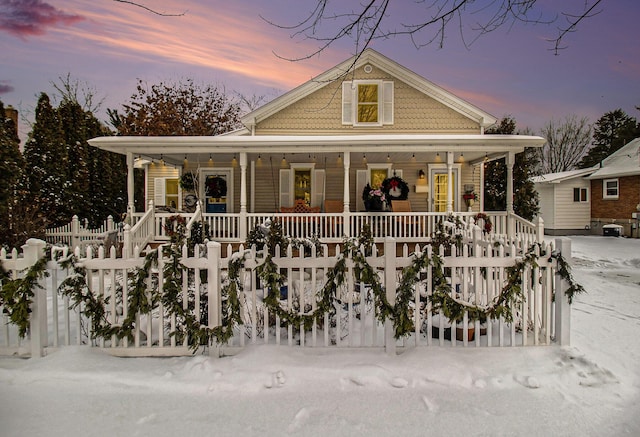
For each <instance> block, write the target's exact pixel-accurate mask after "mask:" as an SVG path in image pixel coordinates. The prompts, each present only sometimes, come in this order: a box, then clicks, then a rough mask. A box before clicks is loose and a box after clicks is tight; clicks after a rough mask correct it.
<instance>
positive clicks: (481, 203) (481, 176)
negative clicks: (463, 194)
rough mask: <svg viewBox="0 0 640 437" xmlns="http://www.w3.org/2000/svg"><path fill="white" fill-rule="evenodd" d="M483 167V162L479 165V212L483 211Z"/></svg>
mask: <svg viewBox="0 0 640 437" xmlns="http://www.w3.org/2000/svg"><path fill="white" fill-rule="evenodd" d="M484 165H485V163H484V162H483V163H482V164H480V199H479V202H480V211H481V212H483V211H484Z"/></svg>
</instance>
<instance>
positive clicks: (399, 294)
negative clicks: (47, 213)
mask: <svg viewBox="0 0 640 437" xmlns="http://www.w3.org/2000/svg"><path fill="white" fill-rule="evenodd" d="M281 230H282V228H281V226H279V225H278V222H274V223H273V224H272V228H271V231H272V232H271V233H270V235H268V236H267V237H266V241H265V244H264V246H263V250H264V251H265V254H266V256H265V260H264V262H263V263H262V264H260V265H259V266H258V267H257V268H256V269H257V273H258V275H259V277H260V278H261V279H262V280H263V281H264V283H265V284H266V289H267V290H268V292H267V295H266V297H265V299H264V303H265V306H266V308H267V309H268V310H269V311H271V312H272V313H273V314H275V315H276V316H278V317H279V319H280V321H281V323H282V324H283V325H284V326H287V325H293V326H302V327H303V328H304V329H305V330H309V329H311V327H312V326H313V325H314V324H315V323H318V322H319V321H320V320H321V319H322V318H323V317H324V315H325V314H329V315H331V316H333V315H335V313H336V308H335V306H334V302H336V301H339V298H338V295H337V290H338V289H339V288H340V287H342V286H344V284H345V283H346V282H347V271H348V268H347V262H346V261H347V259H351V260H352V262H353V264H354V276H355V279H356V281H358V282H362V283H365V284H367V285H368V287H370V288H371V290H372V294H373V297H374V307H375V310H376V315H377V318H378V320H379V321H380V322H384V321H385V320H392V321H393V326H394V332H395V337H396V338H401V337H403V336H405V335H408V334H410V333H411V332H413V331H414V329H415V326H414V322H413V319H412V317H411V304H412V301H413V299H414V296H415V287H416V285H417V284H418V283H419V282H421V280H420V273H421V272H422V271H423V270H424V269H427V268H428V267H429V266H431V267H432V279H431V280H432V287H433V293H432V295H431V296H430V297H429V299H430V300H431V303H432V312H442V314H443V315H444V316H445V317H447V318H448V319H449V320H450V321H456V322H460V321H461V320H463V318H464V314H465V313H466V314H467V317H468V320H470V321H476V320H479V321H481V322H484V321H485V320H487V319H488V318H500V317H502V318H503V319H504V320H505V321H507V322H512V321H513V313H512V308H513V307H514V305H515V304H517V303H519V302H521V301H522V300H523V299H524V296H523V292H522V277H523V272H524V270H525V268H527V267H533V268H535V267H538V263H537V260H538V257H539V256H545V254H541V255H537V254H536V247H539V245H534V246H532V247H530V248H529V250H528V251H527V252H526V253H525V254H524V256H523V257H522V259H519V260H518V261H517V262H516V263H515V265H513V266H512V267H508V268H507V269H506V272H507V283H506V284H505V286H504V287H503V288H502V290H501V292H500V294H499V295H498V296H497V297H496V298H495V299H494V301H493V302H492V303H491V304H490V305H488V306H479V305H472V304H470V303H467V302H463V301H460V300H458V299H456V298H454V297H453V293H452V288H451V285H450V284H448V283H447V281H446V275H445V268H444V260H443V258H442V257H441V255H440V254H439V250H440V247H444V248H446V249H450V248H452V247H455V246H459V245H460V244H461V240H460V239H459V236H457V235H455V233H447V232H444V229H443V226H442V224H439V231H438V232H437V233H436V235H434V239H433V240H432V242H431V243H430V244H429V245H426V246H425V247H424V248H423V250H422V251H421V252H418V253H415V254H414V256H413V260H412V262H411V264H410V265H409V266H407V267H405V268H404V269H403V270H402V276H401V278H400V282H399V285H398V288H397V290H396V300H395V304H394V305H392V304H390V303H389V302H388V300H387V299H386V294H385V290H384V287H383V286H382V284H381V283H380V280H379V277H378V272H377V270H376V269H374V268H373V267H372V266H371V265H370V264H369V263H368V262H367V255H369V254H371V252H372V247H373V238H372V236H371V231H370V229H369V228H368V226H365V228H364V229H363V231H362V233H361V235H360V236H359V237H357V238H345V239H344V242H343V246H342V250H341V253H340V255H339V256H338V258H337V262H336V264H335V265H334V266H333V267H332V268H330V269H329V270H328V272H327V275H326V282H325V284H324V286H323V288H322V289H321V290H320V291H319V294H318V300H317V301H316V302H315V309H314V310H313V311H311V312H307V313H304V312H301V311H298V310H294V309H285V308H283V307H282V304H281V302H280V299H279V292H280V287H282V285H283V284H284V281H285V279H286V278H285V277H284V276H283V275H282V274H280V271H279V268H278V267H277V265H276V264H275V262H274V260H273V258H274V256H275V247H276V246H277V245H279V246H280V247H281V248H284V249H286V247H287V246H288V245H292V246H294V247H305V248H308V247H310V246H311V245H316V246H317V247H319V242H318V241H317V240H314V241H303V240H295V239H287V238H285V237H283V236H282V233H281ZM184 241H185V238H184V235H182V236H177V237H176V239H175V242H174V243H172V244H171V245H169V246H167V247H166V248H165V249H164V250H165V252H164V254H163V255H164V256H166V257H168V259H169V261H168V262H166V263H165V265H164V269H163V276H164V282H163V287H162V290H163V293H160V292H159V289H158V287H157V286H149V284H148V278H149V277H150V275H151V272H152V269H153V268H155V267H157V265H158V253H157V251H153V252H151V253H149V254H148V255H147V256H146V257H145V260H144V264H143V266H142V267H139V268H137V269H135V271H134V272H133V275H132V279H131V281H132V287H131V288H130V290H129V293H128V295H127V302H123V304H126V305H127V316H126V317H125V319H124V320H123V321H122V323H121V324H120V325H114V324H111V323H110V322H109V321H108V318H107V310H106V308H107V305H109V303H110V298H111V297H110V296H107V297H105V296H99V295H98V296H96V294H95V293H93V292H92V291H91V289H90V288H89V286H88V284H87V282H86V278H87V271H86V269H85V268H84V267H81V264H80V263H79V260H78V259H77V258H76V257H75V255H70V256H68V257H67V258H65V259H63V260H60V261H59V264H60V266H61V267H62V268H66V269H69V270H70V271H71V272H72V273H71V274H69V275H68V277H67V278H66V279H65V280H64V281H63V282H62V284H61V285H60V287H59V289H58V291H59V292H60V293H61V294H62V295H65V296H68V297H69V298H70V299H71V307H72V308H77V307H82V314H83V315H85V316H87V317H89V319H90V321H91V322H90V323H91V339H92V340H95V339H97V338H104V339H109V338H112V337H113V336H115V337H117V338H118V339H123V338H128V339H130V340H133V338H134V336H133V333H134V332H135V329H136V318H137V315H138V314H150V313H151V312H152V311H153V310H154V309H156V308H157V307H158V305H159V303H160V302H162V305H163V307H164V308H165V309H166V311H167V314H168V315H169V316H175V317H176V322H177V323H176V328H175V330H174V331H173V332H171V333H170V336H175V337H176V338H177V339H178V340H179V341H184V339H185V338H188V345H189V347H190V349H192V350H193V351H194V352H195V351H197V349H198V348H199V347H200V346H203V345H204V346H206V345H212V344H213V343H214V342H216V343H217V344H224V343H226V342H227V341H228V340H229V339H231V337H232V336H233V334H234V329H235V328H236V327H237V326H240V325H243V321H242V317H241V311H240V299H239V294H240V293H241V292H242V290H243V286H242V283H241V281H240V276H241V275H240V273H241V272H242V270H243V269H244V268H245V263H246V257H247V254H248V253H249V251H245V253H244V254H242V256H239V257H232V258H231V260H230V261H229V264H228V274H227V280H226V281H225V283H224V284H223V287H222V290H221V294H222V301H223V302H226V304H224V306H223V311H222V313H223V317H222V323H221V325H220V326H216V327H212V328H210V327H207V326H205V325H204V324H202V323H201V322H200V320H199V318H198V317H197V316H196V315H195V314H198V309H197V308H193V307H192V305H190V304H187V305H186V308H185V305H184V303H183V300H182V299H183V294H182V282H183V280H182V275H184V274H185V273H186V271H187V269H186V267H185V266H184V265H183V264H182V263H181V257H182V252H181V247H182V245H181V244H180V243H184ZM429 247H431V248H432V249H433V251H432V255H431V256H429V253H430V252H429ZM49 258H50V247H47V250H46V255H45V256H43V257H42V258H40V259H39V260H38V261H37V262H36V264H34V265H33V266H32V267H31V268H29V269H28V270H27V272H26V274H25V275H24V277H22V278H20V279H16V280H9V279H8V278H9V275H8V274H7V273H6V272H4V270H2V271H0V273H1V275H0V276H2V277H3V281H2V286H1V288H0V304H2V305H3V311H4V312H5V313H6V314H7V315H9V318H10V322H11V323H13V324H15V325H17V326H18V330H19V334H20V336H21V337H24V336H25V335H26V333H27V331H28V328H29V314H30V312H31V309H30V306H31V304H32V302H33V297H34V290H35V289H36V287H41V285H39V281H40V280H41V279H43V278H45V277H47V276H48V273H47V271H46V265H47V260H48V259H49ZM553 258H555V259H556V260H557V273H558V274H559V275H560V276H561V277H562V278H563V279H564V280H566V281H567V283H568V284H569V287H568V288H567V290H566V291H565V295H566V297H567V299H568V301H569V303H572V302H573V298H574V296H575V295H576V294H577V293H582V292H584V291H585V290H584V288H583V287H582V286H581V285H579V284H577V283H576V282H575V281H574V279H573V276H572V275H571V270H570V266H569V264H568V263H567V262H566V260H565V259H564V258H563V257H562V255H561V254H559V253H554V254H552V255H551V256H550V259H549V260H550V261H551V259H553ZM125 280H127V279H126V278H125ZM196 292H199V291H198V290H196ZM303 311H304V310H303Z"/></svg>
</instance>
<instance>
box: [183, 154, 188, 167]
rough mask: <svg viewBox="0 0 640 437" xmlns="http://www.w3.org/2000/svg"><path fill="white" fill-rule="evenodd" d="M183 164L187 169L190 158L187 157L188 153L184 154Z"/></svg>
mask: <svg viewBox="0 0 640 437" xmlns="http://www.w3.org/2000/svg"><path fill="white" fill-rule="evenodd" d="M182 166H183V167H184V168H185V170H186V168H187V167H189V160H188V159H187V155H186V153H185V155H184V162H183V165H182Z"/></svg>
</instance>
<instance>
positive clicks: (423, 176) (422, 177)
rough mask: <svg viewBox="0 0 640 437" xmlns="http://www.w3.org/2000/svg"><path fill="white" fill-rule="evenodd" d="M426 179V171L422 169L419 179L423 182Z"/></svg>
mask: <svg viewBox="0 0 640 437" xmlns="http://www.w3.org/2000/svg"><path fill="white" fill-rule="evenodd" d="M424 178H425V175H424V170H423V169H420V171H419V172H418V179H420V180H423V179H424Z"/></svg>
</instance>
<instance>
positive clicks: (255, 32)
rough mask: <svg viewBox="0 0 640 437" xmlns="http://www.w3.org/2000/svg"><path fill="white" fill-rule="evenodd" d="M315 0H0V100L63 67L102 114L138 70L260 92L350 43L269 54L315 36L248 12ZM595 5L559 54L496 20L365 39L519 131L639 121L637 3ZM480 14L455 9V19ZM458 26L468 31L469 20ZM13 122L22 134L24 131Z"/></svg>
mask: <svg viewBox="0 0 640 437" xmlns="http://www.w3.org/2000/svg"><path fill="white" fill-rule="evenodd" d="M584 1H585V0H563V1H562V2H557V1H556V0H539V2H538V8H537V11H540V12H541V13H543V14H548V13H550V11H546V10H545V9H544V8H545V7H556V6H555V5H556V4H562V5H563V6H562V7H563V8H565V9H564V10H565V11H579V10H580V8H581V7H582V6H583V5H584ZM588 1H589V2H590V3H592V0H588ZM315 3H316V2H315V1H314V0H296V1H293V0H289V1H286V0H270V1H264V0H235V1H229V0H226V1H220V0H206V1H205V0H180V1H177V0H153V1H150V0H147V1H146V3H144V2H143V4H146V5H148V6H153V7H154V8H155V9H156V10H160V11H163V12H167V13H182V12H184V13H185V14H184V15H183V16H180V17H160V16H158V15H154V14H152V13H149V12H147V11H144V10H143V9H141V8H136V7H134V6H131V5H127V4H123V3H118V2H115V1H112V0H91V1H86V0H0V48H1V50H0V99H1V100H2V101H3V102H4V104H5V105H13V106H14V107H16V108H18V109H20V110H21V112H23V113H25V114H28V113H30V112H31V113H32V112H33V109H34V107H35V104H36V101H37V95H38V94H39V93H40V92H42V91H45V92H47V93H49V95H50V96H51V97H53V94H54V91H53V87H52V85H51V82H54V81H58V78H59V77H64V76H66V75H67V74H68V73H71V76H72V77H73V78H75V79H78V80H80V81H81V82H82V83H88V84H89V86H91V87H93V88H95V90H96V91H97V95H98V97H104V98H105V100H104V103H103V105H102V110H101V111H100V113H99V114H98V116H99V117H100V118H101V119H105V120H106V115H105V114H106V108H119V107H120V105H121V104H122V103H124V102H125V101H126V100H127V98H128V97H129V96H131V94H133V92H134V91H135V85H136V79H137V78H141V79H143V80H146V81H148V82H149V83H156V82H159V81H161V80H177V79H180V78H187V77H190V78H193V79H194V80H196V81H197V82H200V83H215V84H218V85H219V86H224V87H225V88H226V90H227V92H229V93H232V92H236V91H237V92H240V93H243V94H245V95H253V94H255V95H264V96H266V97H267V98H268V99H269V100H270V99H271V98H273V97H275V96H277V95H279V94H281V93H283V92H285V91H288V90H289V89H291V88H293V87H295V86H297V85H299V84H301V83H303V82H305V81H306V80H308V79H310V78H311V77H313V76H315V75H317V74H319V73H321V72H323V71H324V70H326V69H327V68H330V67H332V66H334V65H335V64H337V63H339V62H341V61H343V60H345V59H347V58H348V57H349V56H351V54H352V53H353V51H354V46H353V45H352V43H351V42H350V41H346V40H345V41H342V42H341V43H339V44H337V45H336V46H334V47H331V48H330V49H329V50H327V51H326V52H324V53H323V54H322V56H320V57H314V58H312V59H309V60H306V61H302V62H295V63H292V62H289V61H285V60H281V59H278V58H277V57H276V56H275V55H274V54H273V52H276V53H278V54H282V55H284V56H292V57H296V56H303V55H305V54H308V53H311V52H312V51H313V50H314V48H315V45H314V44H313V42H311V41H308V40H302V39H295V38H291V32H290V31H287V30H283V29H279V28H276V27H274V26H272V25H270V24H268V23H267V22H265V21H264V20H263V19H261V18H260V16H261V15H262V16H264V17H265V18H267V19H270V20H273V21H276V22H278V23H282V24H286V25H290V24H293V23H295V22H297V21H299V20H300V19H302V18H303V17H304V16H305V14H306V13H307V12H308V11H310V10H311V9H312V7H313V5H314V4H315ZM333 3H336V4H342V5H350V4H351V5H357V4H358V2H357V1H351V0H345V1H343V2H333ZM333 3H332V2H330V3H329V4H330V5H331V4H333ZM427 3H429V2H427ZM487 3H491V2H490V1H487ZM347 7H348V6H347ZM423 8H424V3H419V2H414V1H410V0H394V1H393V2H392V7H391V9H390V11H389V14H390V17H389V21H388V22H387V26H398V23H406V22H408V21H409V20H411V19H412V17H414V16H418V15H419V14H421V11H422V10H423ZM597 10H598V11H601V12H600V13H599V14H598V15H597V16H595V17H592V18H590V19H588V20H586V21H585V22H583V23H582V24H581V25H580V27H579V28H578V30H577V32H575V33H572V34H570V35H569V36H568V37H567V39H566V41H565V44H566V45H567V46H568V48H567V49H565V50H563V51H561V53H560V55H559V56H554V54H553V52H552V51H551V50H550V49H551V48H552V47H553V46H552V44H551V43H549V42H548V39H549V38H552V37H554V36H555V34H556V32H557V27H558V25H559V24H562V21H560V22H559V23H555V24H553V25H550V26H547V25H535V26H534V25H524V24H516V25H514V26H511V27H510V28H509V27H504V28H501V29H499V30H497V31H495V32H493V33H491V34H489V35H486V36H483V37H481V38H480V39H478V40H476V41H475V42H474V43H473V44H472V45H471V46H470V47H469V48H465V47H464V45H463V44H462V42H461V39H460V32H459V30H458V29H457V28H456V27H451V28H450V30H449V33H448V34H447V39H446V41H445V45H444V48H439V47H438V46H437V45H429V46H426V47H423V48H421V49H419V50H418V49H416V48H415V47H414V45H413V44H412V42H411V41H410V40H409V39H407V38H406V37H396V38H393V39H388V40H384V41H376V42H375V43H374V44H373V48H375V49H376V50H378V51H379V52H381V53H382V54H384V55H386V56H388V57H390V58H392V59H393V60H395V61H396V62H398V63H400V64H402V65H405V66H406V67H408V68H409V69H411V70H413V71H414V72H416V73H418V74H420V75H421V76H423V77H425V78H427V79H429V80H431V81H432V82H435V83H436V84H438V85H440V86H442V87H444V88H446V89H448V90H449V91H451V92H453V93H454V94H457V95H458V96H460V97H462V98H464V99H466V100H468V101H469V102H471V103H473V104H475V105H477V106H479V107H481V108H482V109H484V110H486V111H488V112H489V113H491V114H493V115H494V116H496V117H499V118H500V117H503V116H505V115H512V116H513V117H515V119H516V121H517V123H518V127H519V128H524V127H530V128H531V129H532V130H533V131H534V132H539V129H540V128H541V127H542V126H543V124H544V123H545V122H547V121H549V120H550V119H551V118H552V117H555V118H561V117H564V116H567V115H570V114H576V115H578V116H580V117H581V116H586V117H588V118H589V120H590V121H591V122H595V121H596V120H597V119H598V118H599V117H600V116H602V115H603V114H604V113H605V112H608V111H611V110H614V109H616V108H622V109H623V110H625V111H626V112H627V113H628V114H630V115H632V116H634V117H636V118H640V113H639V112H638V111H637V110H636V109H635V106H640V46H639V44H638V43H639V42H640V26H638V25H637V22H638V20H639V19H640V1H638V0H603V1H602V3H601V5H600V6H599V7H598V8H597ZM481 14H482V12H478V13H476V14H473V15H468V16H467V20H468V21H467V24H468V25H469V26H471V25H472V24H473V23H474V21H475V20H477V19H480V18H481ZM545 16H548V15H545ZM561 20H562V19H561ZM465 35H466V38H467V40H468V41H471V40H472V39H473V35H472V34H471V33H470V31H469V30H468V29H467V30H465ZM426 38H428V35H427V34H423V35H422V39H426ZM21 124H22V125H21V129H20V131H21V132H20V133H21V138H22V139H23V140H24V139H25V137H26V134H27V132H28V127H26V126H25V123H24V122H22V123H21Z"/></svg>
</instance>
